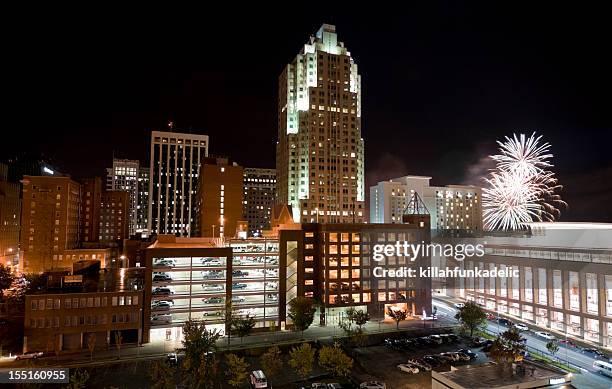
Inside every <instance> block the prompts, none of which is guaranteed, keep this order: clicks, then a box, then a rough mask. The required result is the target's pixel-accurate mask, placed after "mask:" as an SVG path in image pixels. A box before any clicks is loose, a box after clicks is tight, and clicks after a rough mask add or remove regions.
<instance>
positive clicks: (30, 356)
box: [15, 351, 43, 360]
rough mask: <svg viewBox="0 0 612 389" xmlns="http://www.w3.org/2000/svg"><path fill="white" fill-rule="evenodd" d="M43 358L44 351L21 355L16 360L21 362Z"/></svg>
mask: <svg viewBox="0 0 612 389" xmlns="http://www.w3.org/2000/svg"><path fill="white" fill-rule="evenodd" d="M42 356H43V352H42V351H28V352H27V353H25V354H21V355H17V357H16V358H15V359H17V360H20V359H37V358H40V357H42Z"/></svg>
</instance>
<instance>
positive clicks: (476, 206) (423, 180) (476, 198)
mask: <svg viewBox="0 0 612 389" xmlns="http://www.w3.org/2000/svg"><path fill="white" fill-rule="evenodd" d="M430 180H431V177H424V176H404V177H399V178H393V179H391V180H388V181H381V182H379V183H378V184H376V185H375V186H372V187H370V223H402V215H403V214H404V212H405V210H406V208H408V207H409V206H410V203H411V201H414V196H415V193H416V194H418V196H419V197H420V198H421V199H422V201H423V203H424V204H425V206H426V207H427V210H428V211H429V214H430V215H431V228H432V229H438V230H472V231H479V230H482V206H481V203H480V199H481V194H482V191H481V188H478V187H475V186H466V185H448V186H430V185H429V181H430Z"/></svg>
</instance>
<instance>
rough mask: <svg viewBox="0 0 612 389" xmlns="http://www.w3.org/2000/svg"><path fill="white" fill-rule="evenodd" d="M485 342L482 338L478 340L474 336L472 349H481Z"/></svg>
mask: <svg viewBox="0 0 612 389" xmlns="http://www.w3.org/2000/svg"><path fill="white" fill-rule="evenodd" d="M486 341H487V340H486V339H484V338H480V337H478V336H475V337H473V338H472V346H474V347H482V346H484V345H485V342H486Z"/></svg>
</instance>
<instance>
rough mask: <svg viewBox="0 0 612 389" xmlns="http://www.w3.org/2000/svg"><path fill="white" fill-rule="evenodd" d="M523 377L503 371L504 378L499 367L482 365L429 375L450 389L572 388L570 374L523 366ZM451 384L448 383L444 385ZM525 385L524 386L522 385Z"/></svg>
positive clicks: (533, 365)
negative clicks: (506, 388)
mask: <svg viewBox="0 0 612 389" xmlns="http://www.w3.org/2000/svg"><path fill="white" fill-rule="evenodd" d="M523 366H525V373H522V374H521V373H515V374H511V373H510V370H509V369H508V368H506V369H505V370H504V371H503V374H502V373H501V372H500V366H499V365H497V364H495V363H484V364H482V365H466V366H459V367H457V368H453V369H452V370H451V371H446V372H432V380H437V381H441V382H443V383H445V384H446V385H449V384H450V383H453V384H454V385H452V386H450V387H453V388H457V387H463V388H471V389H472V388H473V389H477V388H502V387H504V388H505V387H509V386H511V387H515V385H517V386H518V385H521V386H520V387H521V388H535V387H544V388H546V387H550V388H571V387H572V386H571V384H570V383H571V374H568V373H565V372H563V371H561V370H557V369H553V368H549V367H547V366H544V365H540V364H535V363H527V362H525V363H523ZM445 381H450V382H445ZM525 384H527V385H525Z"/></svg>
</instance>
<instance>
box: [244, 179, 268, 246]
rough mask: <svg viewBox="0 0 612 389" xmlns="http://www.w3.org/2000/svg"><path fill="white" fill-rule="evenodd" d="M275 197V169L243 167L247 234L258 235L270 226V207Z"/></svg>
mask: <svg viewBox="0 0 612 389" xmlns="http://www.w3.org/2000/svg"><path fill="white" fill-rule="evenodd" d="M275 197H276V170H275V169H258V168H245V169H244V199H243V207H242V209H243V211H242V214H243V216H244V220H246V221H247V222H248V223H249V235H250V236H254V235H255V236H260V235H261V231H262V230H267V229H269V228H270V218H271V217H272V207H273V206H274V199H275Z"/></svg>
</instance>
